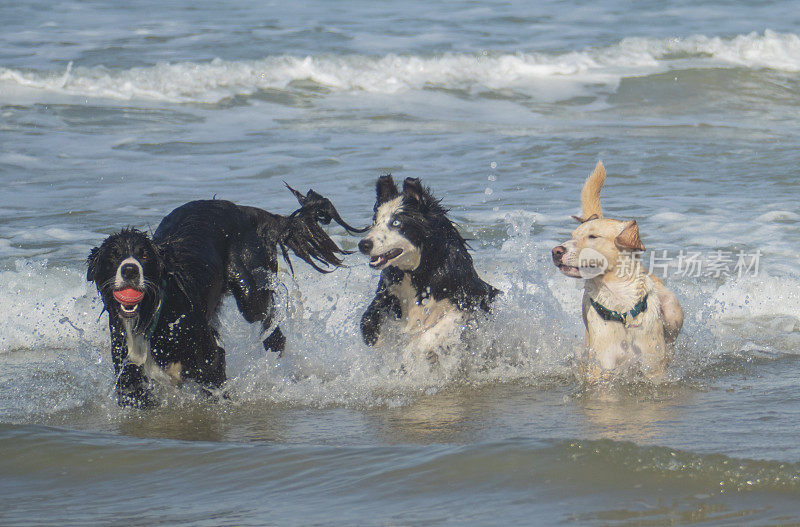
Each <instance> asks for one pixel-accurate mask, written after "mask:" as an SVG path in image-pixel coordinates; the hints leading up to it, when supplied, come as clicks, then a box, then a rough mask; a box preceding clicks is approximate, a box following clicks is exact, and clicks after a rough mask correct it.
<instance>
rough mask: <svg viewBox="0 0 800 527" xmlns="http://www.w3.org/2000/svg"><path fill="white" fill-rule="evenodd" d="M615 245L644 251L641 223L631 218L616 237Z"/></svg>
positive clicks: (624, 248)
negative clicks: (640, 230)
mask: <svg viewBox="0 0 800 527" xmlns="http://www.w3.org/2000/svg"><path fill="white" fill-rule="evenodd" d="M614 245H616V246H617V247H618V248H620V249H623V250H628V251H644V244H643V243H642V239H641V238H639V225H638V224H637V223H636V220H631V221H629V222H628V223H626V224H625V228H624V229H622V232H621V233H619V235H617V237H616V238H614Z"/></svg>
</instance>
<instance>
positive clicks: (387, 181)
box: [375, 174, 400, 205]
mask: <svg viewBox="0 0 800 527" xmlns="http://www.w3.org/2000/svg"><path fill="white" fill-rule="evenodd" d="M375 191H376V193H377V195H378V205H383V204H384V203H386V202H387V201H391V200H393V199H394V198H396V197H397V196H398V195H399V194H400V192H398V190H397V185H395V184H394V179H392V175H391V174H386V175H385V176H381V177H379V178H378V182H377V183H376V184H375Z"/></svg>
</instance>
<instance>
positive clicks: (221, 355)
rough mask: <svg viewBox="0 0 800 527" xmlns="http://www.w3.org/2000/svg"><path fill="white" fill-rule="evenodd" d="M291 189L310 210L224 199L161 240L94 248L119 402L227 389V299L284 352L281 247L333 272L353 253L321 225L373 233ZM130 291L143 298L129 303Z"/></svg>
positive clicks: (185, 210)
mask: <svg viewBox="0 0 800 527" xmlns="http://www.w3.org/2000/svg"><path fill="white" fill-rule="evenodd" d="M287 186H288V185H287ZM290 190H292V192H293V193H294V194H295V196H296V197H297V199H298V201H299V202H300V205H301V207H300V208H299V209H298V210H296V211H295V212H294V213H292V214H291V215H289V216H282V215H279V214H272V213H270V212H267V211H265V210H262V209H259V208H256V207H248V206H240V205H236V204H234V203H231V202H229V201H223V200H203V201H192V202H189V203H186V204H184V205H182V206H180V207H178V208H176V209H175V210H173V211H172V212H171V213H170V214H169V215H167V216H166V217H165V218H164V219H163V220H162V221H161V224H160V225H159V226H158V228H157V229H156V231H155V233H154V234H153V236H152V238H150V237H149V236H147V234H145V233H144V232H141V231H139V230H137V229H133V228H127V229H123V230H121V231H120V232H117V233H115V234H112V235H111V236H109V237H108V238H106V240H105V241H103V243H102V244H101V245H100V246H99V247H95V248H94V249H92V251H91V253H90V255H89V258H88V271H87V280H88V281H90V282H94V283H95V284H96V286H97V290H98V291H99V293H100V295H101V297H102V300H103V303H104V305H105V310H106V311H108V324H109V329H110V332H111V355H112V359H113V362H114V369H115V372H116V375H117V382H116V394H117V400H118V402H119V404H120V405H123V406H135V407H150V406H153V405H156V404H157V400H156V397H155V396H154V395H153V392H152V390H151V386H150V382H151V381H153V380H166V381H171V382H173V383H176V384H180V383H182V382H183V381H186V380H192V381H195V382H197V383H198V384H200V386H202V387H203V389H204V390H206V391H208V392H211V393H214V392H216V391H217V390H218V389H219V388H220V387H221V386H222V384H223V383H224V382H225V379H226V374H225V350H224V349H223V348H222V347H220V345H219V339H218V337H219V335H218V333H217V330H216V328H215V327H214V326H215V320H216V314H217V310H218V308H219V306H220V303H221V301H222V298H223V296H224V295H225V294H227V293H231V294H232V295H233V297H234V298H235V299H236V305H237V307H238V309H239V311H240V312H241V314H242V316H243V317H244V318H245V319H246V320H247V321H248V322H251V323H253V322H260V323H261V327H262V331H263V332H264V335H266V334H267V333H269V334H268V335H267V336H266V338H265V339H264V340H263V344H264V347H265V348H266V349H267V350H271V351H276V352H282V350H283V348H284V345H285V342H286V339H285V337H284V336H283V334H282V332H281V329H280V327H277V326H275V327H273V326H272V319H273V287H274V280H275V276H276V273H277V270H278V248H280V251H281V254H282V255H283V257H284V259H285V260H286V262H287V264H288V265H289V267H290V268H291V262H290V261H289V255H288V250H291V251H292V252H294V254H296V255H297V256H298V257H300V258H301V259H303V260H304V261H306V262H307V263H309V264H310V265H312V266H313V267H314V268H315V269H317V270H318V271H321V272H327V270H328V269H329V268H331V267H333V268H335V267H338V266H340V265H341V263H342V261H341V259H340V255H342V254H345V251H343V250H342V249H341V248H339V247H338V246H337V245H336V243H335V242H334V241H333V240H331V239H330V237H329V236H328V235H327V234H326V233H325V231H324V230H323V229H322V228H321V227H320V226H319V223H322V224H328V223H330V221H331V220H333V221H336V222H337V223H339V224H340V225H342V226H344V227H345V228H346V229H347V230H350V231H352V232H364V231H363V230H360V231H359V230H356V229H353V228H352V227H350V226H348V225H347V224H346V223H344V222H343V221H342V220H341V218H340V217H339V215H338V213H337V212H336V209H335V208H334V207H333V205H332V204H331V202H330V201H329V200H327V199H326V198H324V197H322V196H320V195H319V194H317V193H315V192H314V191H309V192H308V194H307V195H305V196H303V195H302V194H300V193H299V192H297V191H295V190H293V189H291V188H290ZM321 266H324V268H323V267H321ZM125 294H127V295H129V297H132V298H134V300H136V298H140V299H139V300H138V301H133V302H132V301H127V300H126V298H128V297H125V296H124V295H125ZM120 298H122V299H123V300H120Z"/></svg>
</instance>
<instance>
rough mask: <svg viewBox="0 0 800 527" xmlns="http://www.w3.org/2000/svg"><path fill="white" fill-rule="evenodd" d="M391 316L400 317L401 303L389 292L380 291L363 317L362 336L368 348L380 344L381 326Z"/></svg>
mask: <svg viewBox="0 0 800 527" xmlns="http://www.w3.org/2000/svg"><path fill="white" fill-rule="evenodd" d="M389 315H394V316H395V317H398V318H399V317H400V315H401V309H400V301H399V300H398V299H397V297H396V296H394V295H390V294H389V293H388V292H387V291H383V292H381V291H379V292H378V294H377V295H376V296H375V298H374V299H373V300H372V302H371V303H370V305H369V307H367V310H366V311H365V312H364V315H363V316H362V317H361V336H362V337H363V339H364V342H365V343H366V344H367V345H368V346H374V345H375V344H376V343H377V342H378V337H380V329H381V325H382V324H383V322H384V320H385V319H386V318H387V317H388V316H389Z"/></svg>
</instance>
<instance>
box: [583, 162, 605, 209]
mask: <svg viewBox="0 0 800 527" xmlns="http://www.w3.org/2000/svg"><path fill="white" fill-rule="evenodd" d="M605 181H606V169H605V167H604V166H603V162H602V161H598V162H597V165H596V166H595V167H594V171H593V172H592V173H591V174H589V177H588V178H586V183H584V184H583V190H581V206H582V207H583V217H584V218H591V217H592V216H595V215H596V216H597V217H598V218H602V217H603V207H601V206H600V189H602V188H603V183H605ZM587 221H588V220H587Z"/></svg>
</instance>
